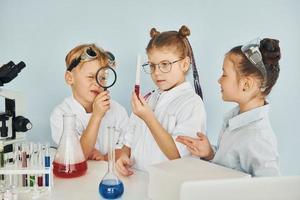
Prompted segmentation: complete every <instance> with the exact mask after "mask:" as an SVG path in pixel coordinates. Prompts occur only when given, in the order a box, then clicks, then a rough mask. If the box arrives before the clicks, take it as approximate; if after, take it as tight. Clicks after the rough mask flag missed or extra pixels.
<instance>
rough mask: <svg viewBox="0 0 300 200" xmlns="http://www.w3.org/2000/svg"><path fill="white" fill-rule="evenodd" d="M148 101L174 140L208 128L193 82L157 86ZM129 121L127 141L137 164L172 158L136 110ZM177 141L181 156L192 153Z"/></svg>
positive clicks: (148, 163) (144, 167)
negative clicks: (164, 89) (174, 85)
mask: <svg viewBox="0 0 300 200" xmlns="http://www.w3.org/2000/svg"><path fill="white" fill-rule="evenodd" d="M147 102H148V104H149V106H150V107H151V108H152V109H153V111H154V114H155V117H156V118H157V120H158V121H159V122H160V123H161V125H162V127H163V128H164V129H165V130H166V131H167V132H168V133H169V134H171V135H172V137H173V139H174V141H175V138H176V137H177V136H178V135H187V136H191V137H196V134H197V132H203V131H205V129H206V112H205V109H204V104H203V102H202V99H201V98H200V97H199V96H198V95H197V94H196V93H195V91H194V89H193V87H192V86H191V84H190V83H189V82H184V83H182V84H181V85H179V86H177V87H175V88H173V89H171V90H169V91H160V90H156V91H154V92H153V93H152V94H151V95H150V96H149V98H148V99H147ZM129 121H130V122H129V127H128V131H127V132H126V134H125V140H124V144H125V145H126V146H128V147H130V148H131V158H132V159H133V160H134V163H135V165H134V167H135V168H137V169H141V170H146V168H147V166H148V165H151V164H155V163H159V162H162V161H165V160H168V158H167V157H166V156H165V155H164V153H163V152H162V151H161V150H160V148H159V146H158V145H157V143H156V141H155V139H154V138H153V136H152V134H151V132H150V130H149V128H148V127H147V125H146V124H145V123H144V121H143V120H141V119H140V118H139V117H137V116H136V115H134V114H132V115H131V117H130V120H129ZM175 144H176V146H177V149H178V151H179V153H180V156H185V155H188V154H190V153H189V151H188V150H187V148H186V147H185V145H183V144H181V143H178V142H176V141H175Z"/></svg>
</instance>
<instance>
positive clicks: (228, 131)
mask: <svg viewBox="0 0 300 200" xmlns="http://www.w3.org/2000/svg"><path fill="white" fill-rule="evenodd" d="M268 110H269V105H264V106H262V107H258V108H255V109H252V110H250V111H247V112H244V113H241V114H239V107H236V108H234V109H233V110H232V111H230V112H229V113H228V114H227V115H226V116H225V117H224V123H223V127H222V130H221V134H220V136H219V142H218V147H217V149H216V154H215V157H214V159H213V160H212V162H214V163H216V164H220V165H223V166H226V167H229V168H232V169H236V170H239V171H243V172H245V173H248V174H251V175H252V176H276V175H280V171H279V164H278V157H279V154H278V152H277V140H276V136H275V134H274V133H273V130H272V127H271V125H270V121H269V117H268Z"/></svg>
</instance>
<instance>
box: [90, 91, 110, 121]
mask: <svg viewBox="0 0 300 200" xmlns="http://www.w3.org/2000/svg"><path fill="white" fill-rule="evenodd" d="M109 108H110V96H109V91H103V92H101V93H99V94H98V95H97V97H96V98H95V100H94V103H93V114H97V115H99V116H100V117H101V118H102V117H103V116H104V115H105V113H106V111H108V110H109Z"/></svg>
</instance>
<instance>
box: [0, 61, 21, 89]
mask: <svg viewBox="0 0 300 200" xmlns="http://www.w3.org/2000/svg"><path fill="white" fill-rule="evenodd" d="M24 67H26V64H25V63H24V62H23V61H21V62H19V63H18V64H17V65H16V64H15V63H14V62H13V61H9V62H8V63H7V64H4V65H2V67H0V86H3V84H5V83H8V82H10V81H11V80H13V79H14V78H16V77H17V75H18V73H19V72H20V71H21V70H22V69H23V68H24Z"/></svg>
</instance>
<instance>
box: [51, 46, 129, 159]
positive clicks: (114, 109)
mask: <svg viewBox="0 0 300 200" xmlns="http://www.w3.org/2000/svg"><path fill="white" fill-rule="evenodd" d="M114 65H115V58H114V56H113V55H112V54H111V53H110V52H107V51H104V50H102V49H101V48H99V47H97V46H96V45H95V44H83V45H79V46H77V47H75V48H73V49H72V50H71V51H70V52H69V53H68V54H67V56H66V66H67V70H66V73H65V80H66V83H67V84H68V85H69V86H70V87H71V89H72V96H70V97H67V98H65V100H64V101H63V102H62V103H61V104H59V105H58V106H56V107H55V109H54V110H53V112H52V113H51V117H50V125H51V132H52V138H53V141H54V142H55V143H56V144H58V143H59V140H60V138H61V135H62V131H63V114H64V113H74V114H76V130H77V133H78V135H79V136H80V143H81V147H82V150H83V153H84V156H85V158H86V159H92V160H104V159H107V156H106V154H107V142H106V141H107V140H106V138H107V132H106V131H107V127H109V126H110V127H116V129H118V130H119V133H120V134H119V135H118V136H116V137H117V138H116V141H117V143H121V140H122V135H123V134H124V130H125V127H126V126H127V124H128V115H127V112H126V110H125V109H124V107H122V106H121V105H120V104H119V103H117V102H116V101H113V100H112V99H111V98H110V95H109V92H108V91H104V89H103V88H102V87H100V86H99V85H98V84H97V82H96V77H95V76H96V73H97V71H98V70H99V69H100V68H102V67H105V66H110V67H114Z"/></svg>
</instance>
